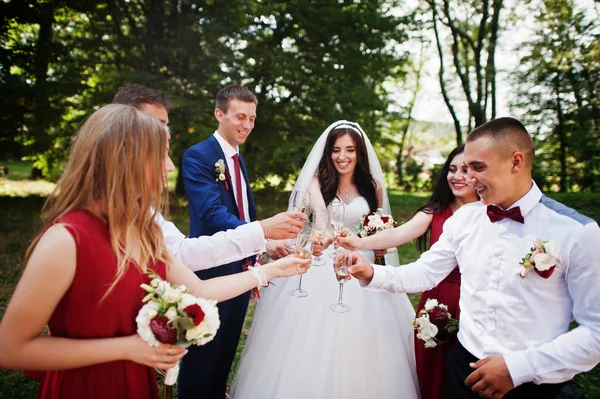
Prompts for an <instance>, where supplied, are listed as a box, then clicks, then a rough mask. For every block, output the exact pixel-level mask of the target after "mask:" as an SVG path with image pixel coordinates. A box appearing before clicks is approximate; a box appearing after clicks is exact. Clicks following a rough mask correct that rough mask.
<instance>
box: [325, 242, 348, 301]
mask: <svg viewBox="0 0 600 399" xmlns="http://www.w3.org/2000/svg"><path fill="white" fill-rule="evenodd" d="M350 266H352V256H351V255H350V252H348V251H341V252H340V253H339V254H338V255H337V256H336V258H335V260H334V262H333V270H334V271H335V278H336V279H337V281H338V283H339V287H340V289H339V295H338V301H337V302H336V303H332V304H331V305H329V309H330V310H331V311H332V312H336V313H346V312H349V311H350V306H348V305H346V304H345V303H344V302H342V297H343V296H344V284H345V283H346V281H348V280H350V273H348V268H349V267H350Z"/></svg>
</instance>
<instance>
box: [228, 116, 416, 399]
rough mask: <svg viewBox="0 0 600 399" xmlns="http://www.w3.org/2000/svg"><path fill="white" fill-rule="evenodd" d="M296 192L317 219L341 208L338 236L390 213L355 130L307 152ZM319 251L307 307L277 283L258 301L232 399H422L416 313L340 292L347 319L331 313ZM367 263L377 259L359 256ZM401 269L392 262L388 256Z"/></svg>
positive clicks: (346, 129)
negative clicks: (379, 211)
mask: <svg viewBox="0 0 600 399" xmlns="http://www.w3.org/2000/svg"><path fill="white" fill-rule="evenodd" d="M294 190H301V191H309V192H310V193H311V194H310V207H311V209H312V210H313V212H317V211H318V210H325V209H327V206H328V205H329V204H330V203H331V202H332V201H342V202H343V203H344V204H345V216H344V227H347V228H350V229H354V231H355V229H356V226H357V225H358V223H359V222H360V220H361V218H362V215H364V214H366V213H368V212H369V211H374V210H376V208H378V207H381V208H383V209H384V211H385V212H386V213H387V214H390V205H389V201H388V198H387V192H386V190H385V186H384V182H383V173H382V170H381V166H380V165H379V161H378V160H377V155H376V154H375V151H374V150H373V146H372V145H371V142H370V141H369V139H368V137H367V136H366V135H365V133H364V132H363V131H362V129H361V128H360V126H359V125H358V124H356V123H352V122H348V121H338V122H335V123H333V124H332V125H330V126H329V127H328V128H327V130H325V132H323V134H322V135H321V137H320V138H319V139H318V141H317V143H316V144H315V146H314V147H313V149H312V151H311V153H310V155H309V156H308V159H307V160H306V163H305V164H304V167H303V168H302V172H301V173H300V176H299V177H298V180H297V182H296V186H295V187H294ZM333 250H334V249H333V248H328V249H327V250H325V252H324V255H322V256H321V258H322V259H325V260H327V264H326V265H325V266H323V267H312V268H311V270H310V272H308V273H307V274H305V275H304V277H303V281H302V289H304V290H306V291H307V292H308V296H307V297H304V298H295V297H293V296H290V295H289V294H288V291H290V290H292V289H294V288H296V287H297V284H298V280H297V279H289V281H286V280H283V279H281V280H274V284H275V286H271V287H269V288H268V289H265V290H263V291H262V298H261V299H260V300H259V301H258V306H257V309H256V313H255V315H254V320H253V324H252V329H251V330H250V335H249V336H248V340H247V342H246V346H245V348H244V352H243V354H242V358H241V360H240V364H239V368H238V372H237V375H236V378H235V381H234V384H233V387H232V391H231V397H232V398H237V399H246V398H248V399H255V398H264V399H271V398H286V399H287V398H311V399H321V398H322V399H325V398H328V399H329V398H418V396H419V394H418V381H417V377H416V372H415V360H414V348H413V330H412V325H411V321H412V319H413V318H414V314H415V313H414V310H413V307H412V306H411V304H410V302H409V300H408V298H407V296H406V295H404V294H402V295H398V294H390V293H385V292H376V291H369V290H366V289H362V288H360V286H359V283H358V281H357V280H350V281H349V282H347V283H346V284H345V287H344V303H346V304H347V305H349V306H350V309H351V310H350V311H349V312H348V313H343V314H338V313H334V312H332V311H331V310H330V309H329V305H330V304H332V303H335V302H336V300H337V296H338V283H337V280H336V278H335V274H334V271H333V267H332V259H331V257H330V256H329V255H330V253H331V252H332V251H333ZM363 255H365V256H369V257H370V259H373V252H369V253H363ZM385 258H386V263H387V264H388V265H390V264H391V265H396V266H397V265H398V256H397V255H396V254H391V255H386V256H385Z"/></svg>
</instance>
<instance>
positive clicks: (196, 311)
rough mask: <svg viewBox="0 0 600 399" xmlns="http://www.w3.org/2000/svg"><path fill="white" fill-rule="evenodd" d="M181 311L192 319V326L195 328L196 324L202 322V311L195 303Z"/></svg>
mask: <svg viewBox="0 0 600 399" xmlns="http://www.w3.org/2000/svg"><path fill="white" fill-rule="evenodd" d="M183 311H184V312H185V313H186V314H187V315H188V316H190V317H191V318H192V321H193V322H194V326H197V325H198V324H200V323H202V320H204V311H203V310H202V308H201V307H200V305H198V304H196V303H194V304H192V305H190V306H188V307H186V308H185V309H183Z"/></svg>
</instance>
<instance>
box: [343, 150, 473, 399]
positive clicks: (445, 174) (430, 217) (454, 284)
mask: <svg viewBox="0 0 600 399" xmlns="http://www.w3.org/2000/svg"><path fill="white" fill-rule="evenodd" d="M463 151H464V145H460V146H458V147H456V148H455V149H454V150H452V151H451V152H450V154H449V155H448V158H447V159H446V163H445V164H444V166H443V168H442V171H441V173H440V177H439V178H438V180H437V181H436V183H435V186H434V188H433V194H432V195H431V197H429V199H428V200H427V202H426V203H425V205H423V206H422V207H420V208H419V209H418V210H417V213H416V214H415V216H413V218H412V219H411V220H409V221H408V222H406V223H404V224H402V225H401V226H398V227H396V228H394V229H391V230H385V231H382V232H379V233H377V234H376V235H373V236H370V237H365V238H359V237H357V236H356V235H354V234H353V233H351V232H350V231H347V230H344V232H343V235H345V237H341V238H339V243H340V245H342V246H343V247H345V248H347V249H350V250H359V249H382V248H393V247H396V246H399V245H403V244H406V243H407V242H409V241H412V240H415V239H416V241H417V246H418V247H419V249H420V250H421V251H425V250H427V247H428V245H427V244H428V241H429V244H430V245H433V243H435V242H436V241H437V240H438V238H439V237H440V235H441V234H442V227H443V225H444V222H445V221H446V220H447V219H448V218H449V217H450V216H452V214H453V213H454V211H456V210H457V209H458V208H460V207H461V206H462V205H464V204H467V203H470V202H475V201H479V197H478V196H477V194H476V192H475V189H474V188H473V187H472V186H468V185H467V167H466V165H465V164H464V162H463V160H464V154H463ZM428 238H429V239H428ZM459 295H460V272H459V271H458V266H457V267H456V269H454V270H453V271H452V273H450V274H449V275H448V276H447V277H446V278H445V279H444V280H443V281H442V282H440V283H439V284H438V285H437V286H436V287H435V288H433V289H431V290H429V291H425V292H423V294H422V295H421V299H420V301H419V305H418V306H417V312H416V313H419V311H420V310H421V309H423V307H424V305H425V302H426V301H427V299H429V298H435V299H437V300H438V302H440V303H443V304H445V305H447V306H448V311H449V312H450V313H451V314H452V317H454V318H456V319H458V318H459V316H460V309H459V307H458V299H459ZM457 342H458V341H457V338H456V334H453V335H452V337H451V339H450V340H448V341H447V342H446V343H444V344H441V345H438V346H437V347H435V348H425V347H424V345H423V341H421V340H419V339H417V338H416V334H415V361H416V365H417V375H418V377H419V386H420V389H421V398H423V399H439V398H443V397H444V384H445V381H446V353H447V352H448V351H449V350H450V349H451V348H452V347H453V346H454V345H456V343H457Z"/></svg>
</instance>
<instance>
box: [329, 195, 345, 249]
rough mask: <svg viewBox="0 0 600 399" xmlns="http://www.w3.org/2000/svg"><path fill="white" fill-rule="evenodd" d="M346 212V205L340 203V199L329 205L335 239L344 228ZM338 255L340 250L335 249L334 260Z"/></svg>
mask: <svg viewBox="0 0 600 399" xmlns="http://www.w3.org/2000/svg"><path fill="white" fill-rule="evenodd" d="M345 211H346V206H345V204H344V203H343V202H342V201H340V200H339V199H338V198H335V199H334V200H333V201H331V203H330V204H329V220H330V224H331V228H332V230H333V236H334V238H335V237H337V236H338V235H339V234H340V233H341V232H342V229H343V228H344V214H345ZM337 253H338V248H335V251H334V252H333V253H332V254H330V255H329V256H331V257H332V258H335V255H336V254H337Z"/></svg>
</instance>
